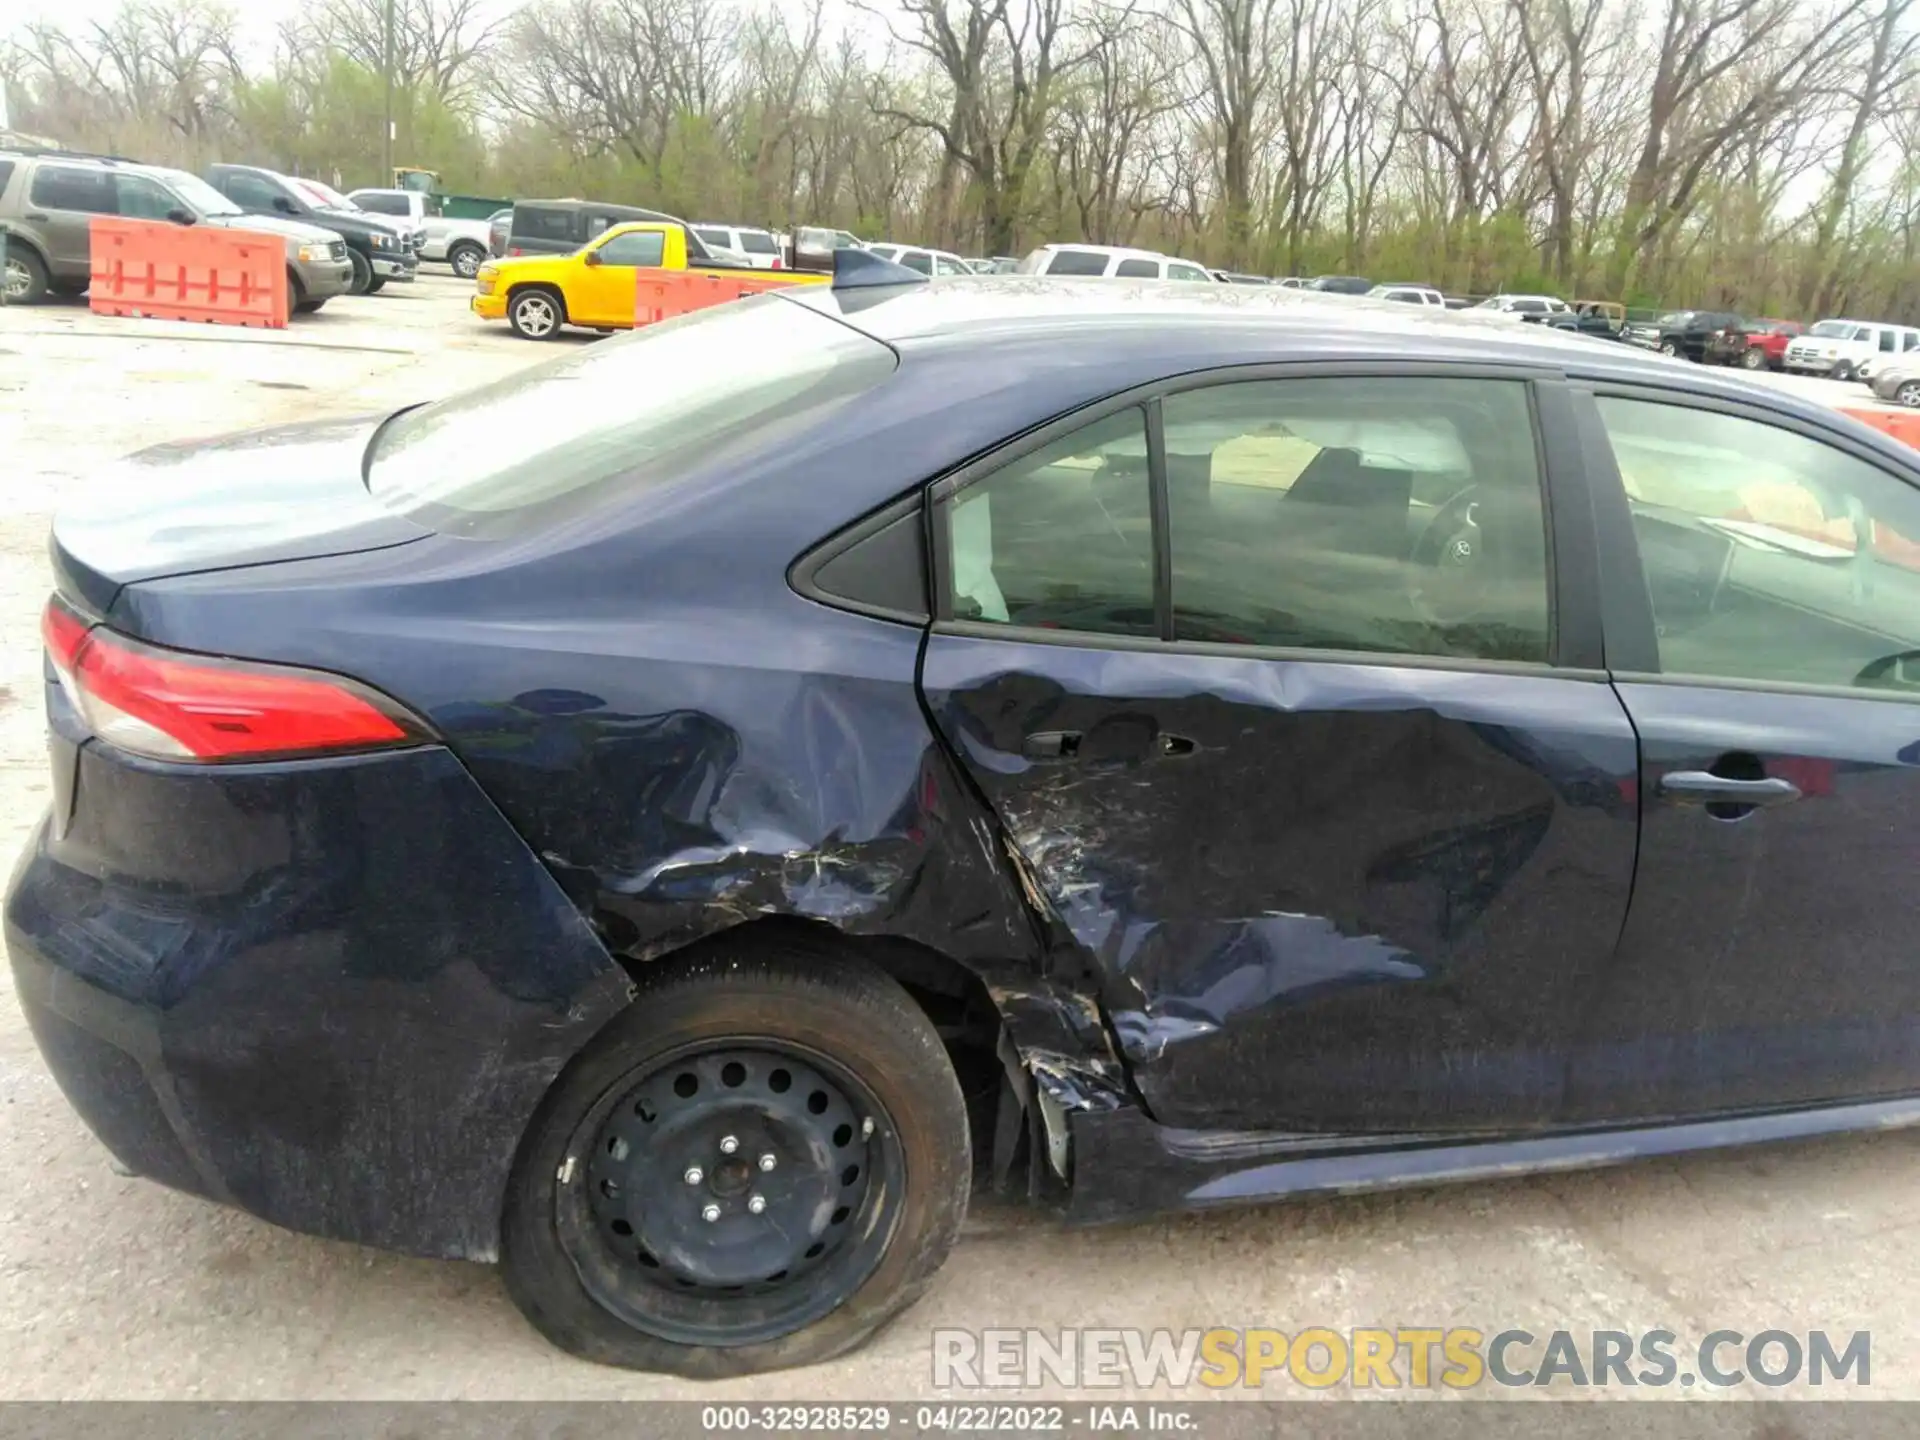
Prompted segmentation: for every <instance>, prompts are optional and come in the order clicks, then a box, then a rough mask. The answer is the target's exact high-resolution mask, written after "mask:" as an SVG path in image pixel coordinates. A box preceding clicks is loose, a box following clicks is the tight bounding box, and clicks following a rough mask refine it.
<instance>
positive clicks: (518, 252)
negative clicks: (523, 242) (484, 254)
mask: <svg viewBox="0 0 1920 1440" xmlns="http://www.w3.org/2000/svg"><path fill="white" fill-rule="evenodd" d="M526 253H527V252H526V251H524V250H522V249H521V248H520V247H519V246H518V245H516V246H514V247H513V248H512V249H511V250H509V251H507V254H509V255H524V254H526Z"/></svg>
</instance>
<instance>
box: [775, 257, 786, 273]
mask: <svg viewBox="0 0 1920 1440" xmlns="http://www.w3.org/2000/svg"><path fill="white" fill-rule="evenodd" d="M773 268H774V269H776V270H784V269H786V268H787V267H786V266H784V265H782V264H781V263H780V257H779V256H778V255H776V256H774V257H773Z"/></svg>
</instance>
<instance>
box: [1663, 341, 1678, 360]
mask: <svg viewBox="0 0 1920 1440" xmlns="http://www.w3.org/2000/svg"><path fill="white" fill-rule="evenodd" d="M1660 353H1661V354H1662V355H1673V356H1676V357H1677V356H1678V355H1679V354H1680V347H1679V346H1678V345H1676V344H1674V343H1673V341H1671V340H1662V341H1661V342H1660Z"/></svg>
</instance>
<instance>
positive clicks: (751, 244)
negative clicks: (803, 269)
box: [693, 220, 786, 270]
mask: <svg viewBox="0 0 1920 1440" xmlns="http://www.w3.org/2000/svg"><path fill="white" fill-rule="evenodd" d="M693 233H694V234H696V235H698V236H699V237H700V238H701V239H702V240H704V241H705V242H706V243H707V245H708V246H709V247H711V248H713V249H718V250H734V251H737V252H739V253H740V254H742V255H744V256H746V257H747V263H748V264H749V265H751V266H753V268H754V269H756V270H781V269H784V268H785V264H786V262H785V261H784V260H783V259H782V258H781V254H780V237H779V236H777V235H775V234H774V233H773V232H772V231H771V230H761V229H759V228H757V227H755V226H752V225H715V224H712V223H710V222H708V221H705V220H696V221H694V222H693Z"/></svg>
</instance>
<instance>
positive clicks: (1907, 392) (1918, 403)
mask: <svg viewBox="0 0 1920 1440" xmlns="http://www.w3.org/2000/svg"><path fill="white" fill-rule="evenodd" d="M1893 398H1894V401H1895V403H1897V404H1900V405H1904V406H1906V407H1907V408H1908V409H1909V410H1920V380H1902V381H1901V382H1900V387H1899V388H1898V389H1897V390H1895V391H1894V392H1893Z"/></svg>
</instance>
